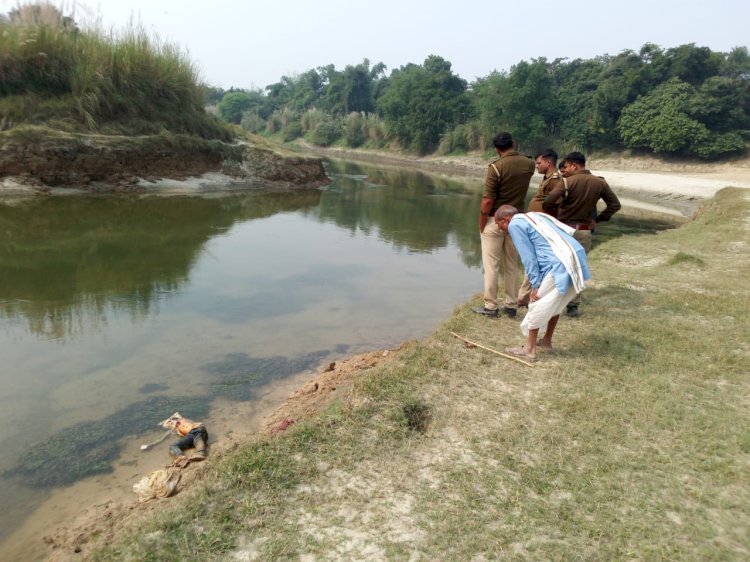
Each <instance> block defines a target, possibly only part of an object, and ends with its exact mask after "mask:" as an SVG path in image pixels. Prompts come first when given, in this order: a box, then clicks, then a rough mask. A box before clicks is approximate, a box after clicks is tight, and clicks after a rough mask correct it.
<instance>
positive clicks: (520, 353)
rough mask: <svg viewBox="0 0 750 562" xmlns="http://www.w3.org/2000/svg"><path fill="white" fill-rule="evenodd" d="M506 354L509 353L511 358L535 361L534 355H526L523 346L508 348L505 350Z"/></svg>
mask: <svg viewBox="0 0 750 562" xmlns="http://www.w3.org/2000/svg"><path fill="white" fill-rule="evenodd" d="M505 351H507V352H508V353H510V354H511V355H512V356H513V357H518V358H520V359H527V360H529V361H536V353H534V354H533V355H532V354H530V353H528V352H527V351H526V348H525V347H524V346H521V347H509V348H508V349H506V350H505Z"/></svg>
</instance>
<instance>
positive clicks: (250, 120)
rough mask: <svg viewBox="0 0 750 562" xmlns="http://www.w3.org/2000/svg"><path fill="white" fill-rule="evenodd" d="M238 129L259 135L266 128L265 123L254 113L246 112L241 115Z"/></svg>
mask: <svg viewBox="0 0 750 562" xmlns="http://www.w3.org/2000/svg"><path fill="white" fill-rule="evenodd" d="M240 127H242V128H243V129H244V130H246V131H250V132H251V133H260V132H261V131H263V130H264V129H265V128H266V121H265V119H263V118H262V117H261V116H260V115H258V113H257V112H256V111H246V112H245V113H243V114H242V121H240Z"/></svg>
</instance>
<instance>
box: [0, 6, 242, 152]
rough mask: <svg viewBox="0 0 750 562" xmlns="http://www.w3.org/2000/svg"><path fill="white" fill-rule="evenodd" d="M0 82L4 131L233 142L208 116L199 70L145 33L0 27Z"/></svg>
mask: <svg viewBox="0 0 750 562" xmlns="http://www.w3.org/2000/svg"><path fill="white" fill-rule="evenodd" d="M0 76H2V80H1V81H0V129H11V128H13V127H16V126H19V125H23V124H26V125H45V126H49V127H53V128H57V129H60V130H64V131H71V132H73V131H78V132H84V131H96V132H102V133H107V134H158V133H159V132H161V131H163V130H166V131H169V132H171V133H177V134H190V135H197V136H200V137H203V138H209V139H220V140H225V141H226V140H230V139H231V138H232V134H231V132H230V129H229V128H227V127H226V125H225V124H223V123H222V122H220V121H219V120H218V119H216V118H215V117H213V116H211V115H209V114H207V113H206V112H205V110H204V107H203V106H204V101H205V100H204V95H203V90H202V87H201V83H200V79H199V75H198V72H197V69H196V67H195V65H194V63H193V62H192V61H191V60H189V59H188V57H187V55H186V54H185V53H184V52H183V51H182V50H181V49H179V48H178V47H176V46H174V45H171V44H168V43H163V42H160V41H159V40H158V39H156V38H154V37H152V36H149V35H148V34H147V33H146V32H145V31H144V30H143V29H139V28H135V27H133V28H130V29H127V30H125V31H124V32H122V33H120V34H117V35H115V34H114V33H109V34H106V33H104V32H103V31H101V30H98V29H89V30H79V29H77V28H75V27H69V26H64V25H61V24H59V23H58V22H56V21H54V20H50V21H34V22H32V23H25V22H21V21H12V20H0Z"/></svg>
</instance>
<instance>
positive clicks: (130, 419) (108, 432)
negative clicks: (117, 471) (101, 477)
mask: <svg viewBox="0 0 750 562" xmlns="http://www.w3.org/2000/svg"><path fill="white" fill-rule="evenodd" d="M327 353H328V352H327V351H318V352H314V353H308V354H306V355H303V356H299V357H293V358H288V357H249V356H247V355H245V354H230V355H228V356H227V357H226V358H225V359H224V360H223V361H222V362H219V363H211V364H207V365H204V366H203V367H202V368H203V370H204V371H205V372H206V373H208V375H209V376H210V377H211V380H212V382H210V383H208V384H207V387H208V388H207V391H206V392H205V393H204V394H198V393H194V394H193V395H191V396H167V395H155V396H151V397H149V398H147V399H145V400H141V401H140V402H134V403H132V404H130V405H128V406H127V407H126V408H123V409H122V410H119V411H117V412H115V413H113V414H111V415H109V416H107V417H105V418H104V419H101V420H96V421H87V422H81V423H78V424H76V425H73V426H71V427H66V428H65V429H63V430H61V431H59V432H57V433H55V434H54V435H51V436H50V437H48V438H47V439H45V440H44V441H41V442H39V443H33V444H32V445H31V446H30V447H29V449H28V450H27V451H26V452H25V453H23V454H22V455H21V457H20V458H19V460H18V462H17V463H16V465H15V466H14V467H13V468H12V469H10V470H9V471H7V472H6V474H5V475H6V476H11V477H17V478H18V479H19V480H20V481H21V482H23V483H24V484H26V485H28V486H33V487H37V488H43V487H53V486H61V485H66V484H72V483H74V482H77V481H78V480H81V479H82V478H85V477H87V476H92V475H95V474H103V473H108V472H111V471H112V463H113V462H114V461H115V460H116V459H117V458H118V457H119V456H120V454H121V453H122V450H123V448H124V443H123V440H124V438H126V437H136V436H140V435H143V434H145V433H148V432H150V431H153V430H154V429H156V426H157V424H158V422H159V421H160V420H161V419H163V418H164V417H165V416H167V415H169V413H170V412H175V411H180V412H184V413H185V414H187V415H190V416H191V417H194V418H196V419H201V418H204V417H205V416H206V415H207V414H208V410H209V406H210V404H211V401H212V399H214V398H216V397H219V396H221V397H224V398H227V399H230V400H240V401H241V400H250V399H251V398H252V397H253V396H255V393H256V392H257V389H258V386H259V385H260V384H261V383H263V382H268V381H269V380H270V379H272V378H280V377H285V376H289V375H292V374H294V373H297V372H300V371H304V370H305V369H309V368H312V367H313V366H314V365H316V364H317V363H318V362H319V361H320V360H321V358H322V357H324V356H325V355H326V354H327ZM159 390H164V391H168V390H169V389H168V387H165V386H164V387H162V388H160V389H159Z"/></svg>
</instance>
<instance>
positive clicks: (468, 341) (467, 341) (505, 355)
mask: <svg viewBox="0 0 750 562" xmlns="http://www.w3.org/2000/svg"><path fill="white" fill-rule="evenodd" d="M451 334H452V335H454V336H456V337H457V338H458V339H460V340H463V341H465V342H466V343H470V344H471V345H475V346H477V347H481V348H482V349H486V350H487V351H491V352H492V353H496V354H497V355H499V356H500V357H505V358H506V359H512V360H513V361H518V362H519V363H523V364H524V365H526V366H527V367H533V366H534V365H533V363H529V362H528V361H524V360H523V359H519V358H518V357H513V356H512V355H508V354H507V353H501V352H499V351H497V350H496V349H492V348H491V347H486V346H484V345H482V344H479V343H477V342H475V341H471V340H467V339H466V338H465V337H463V336H459V335H458V334H457V333H456V332H451Z"/></svg>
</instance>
